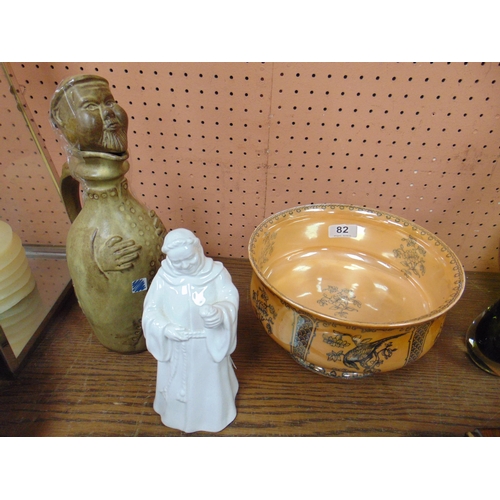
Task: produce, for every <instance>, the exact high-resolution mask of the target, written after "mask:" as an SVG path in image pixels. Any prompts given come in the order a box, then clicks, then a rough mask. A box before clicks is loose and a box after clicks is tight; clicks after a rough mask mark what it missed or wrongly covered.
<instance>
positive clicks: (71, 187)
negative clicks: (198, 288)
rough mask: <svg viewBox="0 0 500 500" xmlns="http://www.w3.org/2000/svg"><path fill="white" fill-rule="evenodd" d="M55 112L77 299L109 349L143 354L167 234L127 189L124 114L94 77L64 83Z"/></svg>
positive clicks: (56, 96) (56, 95) (57, 93)
mask: <svg viewBox="0 0 500 500" xmlns="http://www.w3.org/2000/svg"><path fill="white" fill-rule="evenodd" d="M50 112H51V116H50V118H51V122H52V124H53V126H54V127H55V128H56V130H57V131H58V132H59V133H60V134H61V135H62V137H63V139H64V140H65V142H66V143H67V151H66V152H67V157H68V161H67V162H66V163H65V164H64V166H63V170H62V175H61V194H62V197H63V201H64V204H65V206H66V210H67V213H68V216H69V218H70V220H71V222H72V225H71V228H70V231H69V233H68V238H67V242H66V252H67V260H68V267H69V271H70V275H71V278H72V281H73V286H74V289H75V293H76V296H77V298H78V302H79V304H80V306H81V308H82V310H83V312H84V314H85V316H86V317H87V319H88V321H89V323H90V324H91V326H92V329H93V331H94V332H95V335H96V336H97V338H98V339H99V341H100V342H101V343H102V344H103V345H104V346H106V347H107V348H108V349H111V350H113V351H117V352H121V353H136V352H141V351H144V350H145V349H146V343H145V339H144V335H143V332H142V310H143V303H144V298H145V296H146V291H147V289H148V286H149V284H150V282H151V281H152V279H153V278H154V276H155V275H156V272H157V270H158V269H159V267H160V265H161V261H162V259H163V254H162V252H161V246H162V243H163V239H164V237H165V234H166V231H165V228H164V226H163V224H162V223H161V221H160V219H159V218H158V217H157V215H156V214H155V212H154V211H152V210H148V209H147V208H146V207H145V206H143V205H142V204H141V203H139V202H138V201H137V200H136V199H135V198H134V196H133V195H132V194H131V192H130V190H129V187H128V183H127V179H126V178H125V174H126V173H127V171H128V170H129V162H128V161H127V159H128V153H127V125H128V118H127V114H126V113H125V111H124V110H123V109H122V108H121V107H120V106H119V105H118V104H117V102H116V101H115V99H114V98H113V96H112V94H111V91H110V88H109V84H108V82H107V80H105V79H104V78H102V77H99V76H97V75H78V76H74V77H71V78H67V79H65V80H64V81H62V82H61V83H60V84H59V86H58V87H57V89H56V91H55V93H54V96H53V98H52V102H51V111H50ZM80 191H82V200H83V203H81V201H80V199H81V198H80ZM82 206H83V208H82Z"/></svg>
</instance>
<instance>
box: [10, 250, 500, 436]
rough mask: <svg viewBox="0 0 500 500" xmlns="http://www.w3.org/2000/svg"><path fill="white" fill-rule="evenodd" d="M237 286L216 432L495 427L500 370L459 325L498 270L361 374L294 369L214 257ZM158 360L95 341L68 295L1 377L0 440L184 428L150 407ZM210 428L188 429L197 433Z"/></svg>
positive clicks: (239, 279)
mask: <svg viewBox="0 0 500 500" xmlns="http://www.w3.org/2000/svg"><path fill="white" fill-rule="evenodd" d="M220 260H221V261H223V262H224V264H225V266H226V267H227V269H228V270H229V272H230V273H231V275H232V277H233V281H234V283H235V284H236V286H237V287H238V289H239V291H240V302H241V304H240V310H239V327H238V347H237V348H236V351H235V353H234V355H233V360H234V362H235V364H236V366H237V370H236V374H237V377H238V380H239V383H240V389H239V393H238V396H237V401H236V403H237V408H238V415H237V417H236V420H235V421H234V422H233V423H232V424H231V425H230V426H229V427H227V428H226V429H224V430H223V431H222V432H220V433H219V434H218V435H220V436H464V435H465V434H466V433H467V432H470V431H473V430H474V429H476V428H490V429H491V428H500V412H499V411H498V408H500V390H499V389H500V378H498V377H495V376H492V375H489V374H487V373H485V372H483V371H481V370H480V369H478V368H477V367H476V366H475V365H474V364H473V363H472V362H471V361H470V360H469V358H468V357H467V354H466V350H465V343H464V336H465V332H466V330H467V328H468V326H469V324H470V323H471V322H472V320H473V319H474V318H475V317H476V316H477V315H478V314H479V313H480V312H481V311H482V310H483V309H484V308H485V307H487V306H488V305H491V304H492V303H493V302H495V301H496V300H498V298H499V297H500V274H498V273H477V272H469V273H467V286H466V290H465V293H464V295H463V297H462V299H461V300H460V302H459V303H458V304H457V305H456V306H455V307H454V308H453V309H452V310H451V311H450V312H449V313H448V316H447V318H446V321H445V326H444V329H443V332H442V334H441V337H440V338H439V339H438V341H437V343H436V345H435V346H434V347H433V348H432V349H431V350H430V351H429V353H427V354H426V355H425V356H424V357H423V358H422V359H420V360H418V361H417V362H415V363H413V364H412V365H409V366H407V367H405V368H403V369H400V370H397V371H394V372H389V373H385V374H379V375H375V376H372V377H368V378H364V379H358V380H343V379H329V378H326V377H323V376H321V375H317V374H315V373H312V372H310V371H308V370H306V369H304V368H302V367H300V366H299V365H298V364H297V363H296V362H295V361H294V360H293V359H292V358H291V357H290V356H289V355H288V353H286V352H285V351H284V350H283V349H282V348H281V347H279V346H278V345H277V344H276V343H275V342H274V341H273V340H272V339H271V338H269V336H268V335H267V334H266V333H265V331H264V329H263V327H262V325H261V324H260V322H259V321H258V319H257V318H256V316H255V314H254V312H253V310H252V308H251V304H250V300H249V291H248V290H249V281H250V275H251V268H250V264H249V263H248V261H247V260H244V259H229V258H226V259H220ZM155 385H156V361H155V360H154V359H153V357H152V356H151V355H150V354H149V353H148V352H144V353H141V354H137V355H121V354H116V353H113V352H110V351H108V350H107V349H106V348H104V347H103V346H102V345H101V344H100V343H99V342H98V341H97V339H96V338H95V336H94V334H93V333H92V331H91V329H90V326H89V324H88V323H87V321H86V319H85V317H84V315H83V313H82V312H81V310H80V308H79V306H78V303H77V301H76V299H75V297H74V295H73V294H71V295H70V296H69V297H68V298H67V299H66V301H65V302H64V303H63V305H62V306H61V308H60V309H59V311H58V312H57V313H56V315H55V316H54V318H53V319H52V321H51V322H50V324H49V325H48V327H47V329H46V331H45V334H44V336H43V339H42V341H41V342H40V345H39V346H38V347H37V349H36V350H35V352H34V353H33V354H32V356H31V358H30V359H29V361H28V363H27V365H26V366H25V367H24V368H23V370H22V371H21V372H20V373H19V374H18V375H17V377H16V378H13V379H7V378H4V379H1V380H0V435H1V436H181V435H183V434H184V433H182V432H180V431H176V430H173V429H169V428H167V427H165V426H163V425H162V424H161V422H160V417H159V416H158V415H157V414H156V413H155V412H154V410H153V407H152V406H153V399H154V394H155ZM205 434H207V433H201V432H200V433H196V434H195V435H205Z"/></svg>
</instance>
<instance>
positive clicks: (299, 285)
mask: <svg viewBox="0 0 500 500" xmlns="http://www.w3.org/2000/svg"><path fill="white" fill-rule="evenodd" d="M249 258H250V263H251V265H252V268H253V273H252V281H251V288H250V294H251V301H252V305H253V308H254V310H255V312H256V314H257V316H258V318H259V319H260V321H261V322H262V324H263V325H264V328H265V330H266V331H267V332H268V334H269V335H270V336H271V337H272V338H273V339H274V340H275V341H276V342H277V343H278V344H279V345H281V346H282V347H283V348H284V349H286V350H287V351H288V352H289V353H290V354H291V356H292V357H293V358H294V359H295V360H296V361H297V362H298V363H299V364H300V365H302V366H304V367H305V368H308V369H310V370H313V371H315V372H317V373H320V374H322V375H326V376H330V377H363V376H366V375H371V374H374V373H378V372H386V371H391V370H396V369H398V368H401V367H403V366H405V365H407V364H409V363H411V362H413V361H416V360H417V359H419V358H421V357H422V356H423V355H424V354H425V353H426V352H428V350H429V349H430V348H431V347H432V346H433V345H434V343H435V342H436V340H437V338H438V336H439V334H440V333H441V330H442V327H443V323H444V320H445V316H446V313H447V311H448V310H449V309H450V308H452V307H453V306H454V305H455V304H456V302H457V301H458V300H459V298H460V296H461V295H462V292H463V290H464V287H465V275H464V271H463V268H462V265H461V263H460V261H459V260H458V258H457V256H456V255H455V254H454V253H453V251H452V250H451V249H450V248H449V247H448V246H446V245H445V244H444V243H443V242H442V241H441V240H440V239H439V238H437V237H436V236H435V235H433V234H431V233H429V232H428V231H426V230H425V229H424V228H422V227H420V226H418V225H416V224H414V223H413V222H410V221H408V220H405V219H403V218H401V217H397V216H395V215H391V214H389V213H386V212H382V211H380V210H372V209H369V208H364V207H359V206H353V205H308V206H303V207H296V208H292V209H290V210H285V211H283V212H280V213H277V214H275V215H272V216H271V217H269V218H267V219H266V220H264V221H263V222H262V223H261V224H260V225H259V226H258V227H257V228H256V229H255V231H254V232H253V234H252V236H251V238H250V243H249Z"/></svg>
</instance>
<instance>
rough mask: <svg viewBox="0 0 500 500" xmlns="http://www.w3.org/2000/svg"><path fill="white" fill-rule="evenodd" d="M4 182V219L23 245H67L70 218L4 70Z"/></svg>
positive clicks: (0, 207)
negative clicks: (11, 90) (18, 106)
mask: <svg viewBox="0 0 500 500" xmlns="http://www.w3.org/2000/svg"><path fill="white" fill-rule="evenodd" d="M0 179H1V181H0V219H2V220H4V221H5V222H7V223H8V224H9V225H10V226H11V227H12V229H13V231H14V232H15V233H16V234H18V235H19V237H20V238H21V240H22V242H23V244H24V245H60V246H62V245H64V244H65V243H66V236H67V232H68V230H69V222H68V217H67V215H66V212H65V210H64V206H63V204H62V202H61V199H60V197H59V194H58V191H57V189H56V186H55V184H54V182H53V180H52V176H51V173H50V171H49V170H48V168H47V165H46V164H45V162H44V158H43V157H42V155H41V153H40V152H39V150H38V147H37V145H36V143H35V141H34V140H33V137H32V135H31V133H30V130H29V128H28V126H27V123H26V121H25V119H24V118H23V115H22V113H21V112H20V111H19V109H18V108H17V102H16V99H15V97H14V95H13V94H12V93H11V92H10V87H9V82H8V80H7V78H6V77H5V74H4V73H3V71H2V70H1V68H0Z"/></svg>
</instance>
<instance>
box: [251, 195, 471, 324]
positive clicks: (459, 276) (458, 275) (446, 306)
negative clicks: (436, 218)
mask: <svg viewBox="0 0 500 500" xmlns="http://www.w3.org/2000/svg"><path fill="white" fill-rule="evenodd" d="M336 208H338V209H341V210H345V209H348V210H350V211H356V212H365V213H372V214H375V215H377V216H385V217H386V218H389V219H393V220H395V221H398V222H401V223H402V224H403V225H404V226H408V227H410V228H411V229H412V230H414V231H418V233H419V236H427V237H428V238H430V239H432V240H434V241H435V242H436V244H439V245H440V246H441V247H442V248H443V251H445V252H446V253H447V256H449V259H448V260H449V261H450V263H451V266H452V267H451V270H452V272H454V278H455V279H454V286H453V287H452V290H454V292H455V293H454V294H453V295H452V297H451V298H449V299H448V300H446V301H445V302H444V303H443V304H442V305H441V306H440V307H438V308H437V309H433V310H432V311H431V312H429V313H428V314H425V315H423V316H420V317H418V318H410V319H408V320H405V321H397V322H394V323H387V322H385V323H375V322H363V321H355V320H352V319H349V320H346V319H344V318H338V317H335V316H330V315H327V314H322V313H321V312H318V311H316V310H314V309H311V308H309V307H305V306H303V305H302V304H299V303H298V302H296V301H294V300H292V299H290V298H288V297H287V296H286V295H284V294H283V293H282V292H280V291H279V290H278V289H276V288H275V287H274V286H273V285H271V284H270V283H269V282H268V280H267V279H266V278H265V277H264V276H263V275H262V273H261V271H260V269H259V267H258V265H257V263H256V262H255V260H254V257H253V251H252V249H253V247H254V245H255V240H256V238H257V235H258V234H259V233H260V232H261V231H262V230H263V228H264V226H266V225H268V224H270V223H272V221H273V219H283V218H284V217H285V216H286V214H289V215H292V214H294V213H299V212H302V211H318V210H322V211H325V210H326V209H332V210H333V209H336ZM248 258H249V261H250V265H251V266H252V269H253V271H254V273H255V274H256V276H257V277H258V279H259V280H260V282H261V283H262V284H263V285H264V286H265V287H267V288H268V289H269V290H271V291H272V292H273V293H274V295H276V296H277V297H278V298H279V299H281V300H282V301H284V302H285V303H287V304H289V305H290V306H291V307H293V308H294V309H296V310H298V311H304V312H306V313H307V314H310V315H311V316H312V317H317V318H320V319H321V320H323V321H327V322H329V323H337V324H339V325H345V326H351V327H358V328H362V329H364V328H372V329H373V328H376V329H390V328H400V327H406V326H412V325H416V324H419V323H425V322H428V321H432V320H435V319H436V318H439V317H440V316H442V315H443V314H445V313H446V312H448V311H449V310H450V309H451V308H452V307H453V306H454V305H455V304H456V303H457V302H458V301H459V299H460V297H461V296H462V294H463V292H464V290H465V282H466V277H465V271H464V269H463V266H462V263H461V262H460V260H459V258H458V257H457V255H456V254H455V252H454V251H453V250H452V249H451V248H450V247H449V246H448V245H446V243H444V242H443V241H442V240H441V239H440V238H439V237H437V236H436V235H435V234H432V233H430V232H429V231H428V230H427V229H425V228H424V227H422V226H420V225H419V224H416V223H415V222H412V221H409V220H408V219H405V218H404V217H400V216H398V215H395V214H392V213H390V212H386V211H384V210H379V209H373V208H369V207H363V206H361V205H353V204H347V203H313V204H309V205H298V206H295V207H291V208H287V209H285V210H281V211H279V212H276V213H274V214H272V215H270V216H269V217H266V218H265V219H264V220H263V221H262V222H261V223H260V224H259V225H258V226H257V227H256V228H255V229H254V231H253V232H252V235H251V236H250V240H249V243H248Z"/></svg>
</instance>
